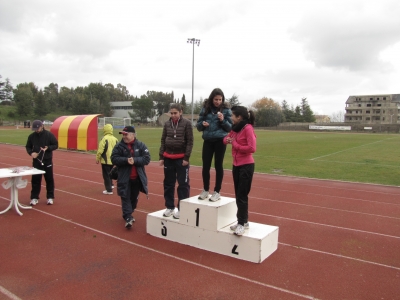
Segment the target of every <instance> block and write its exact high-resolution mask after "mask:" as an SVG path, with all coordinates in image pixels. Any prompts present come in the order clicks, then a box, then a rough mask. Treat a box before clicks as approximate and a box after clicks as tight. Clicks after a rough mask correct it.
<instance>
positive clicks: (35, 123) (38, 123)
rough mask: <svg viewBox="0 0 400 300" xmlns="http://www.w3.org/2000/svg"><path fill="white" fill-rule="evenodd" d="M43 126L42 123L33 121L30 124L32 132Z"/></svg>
mask: <svg viewBox="0 0 400 300" xmlns="http://www.w3.org/2000/svg"><path fill="white" fill-rule="evenodd" d="M42 125H43V123H42V121H40V120H35V121H33V123H32V130H34V131H36V130H38V129H39V128H40V127H41V126H42Z"/></svg>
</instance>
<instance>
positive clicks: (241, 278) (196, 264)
mask: <svg viewBox="0 0 400 300" xmlns="http://www.w3.org/2000/svg"><path fill="white" fill-rule="evenodd" d="M35 211H38V212H41V213H43V214H46V215H49V216H51V217H54V218H57V219H60V220H63V221H65V222H68V223H71V224H74V225H76V226H80V227H83V228H86V229H89V230H92V231H94V232H97V233H99V234H102V235H105V236H107V237H110V238H113V239H116V240H118V241H121V242H125V243H127V244H131V245H133V246H136V247H139V248H142V249H145V250H148V251H151V252H154V253H157V254H160V255H163V256H167V257H169V258H172V259H176V260H179V261H182V262H185V263H188V264H191V265H194V266H196V267H200V268H204V269H207V270H209V271H213V272H216V273H219V274H223V275H226V276H229V277H233V278H236V279H239V280H243V281H247V282H251V283H254V284H257V285H260V286H264V287H267V288H271V289H274V290H278V291H281V292H284V293H288V294H292V295H295V296H298V297H301V298H304V299H316V298H314V297H312V296H308V295H304V294H300V293H297V292H294V291H290V290H287V289H283V288H280V287H277V286H274V285H270V284H267V283H263V282H260V281H256V280H252V279H249V278H246V277H242V276H239V275H235V274H231V273H228V272H225V271H222V270H218V269H215V268H212V267H208V266H205V265H201V264H199V263H196V262H193V261H190V260H187V259H184V258H180V257H177V256H176V255H172V254H168V253H165V252H161V251H159V250H156V249H154V248H150V247H147V246H144V245H140V244H137V243H134V242H132V241H128V240H125V239H122V238H120V237H117V236H115V235H112V234H109V233H106V232H104V231H100V230H97V229H95V228H92V227H89V226H85V225H83V224H80V223H76V222H73V221H71V220H68V219H64V218H62V217H59V216H56V215H53V214H50V213H48V212H45V211H41V210H35Z"/></svg>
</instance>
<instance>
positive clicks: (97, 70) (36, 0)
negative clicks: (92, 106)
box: [0, 0, 400, 115]
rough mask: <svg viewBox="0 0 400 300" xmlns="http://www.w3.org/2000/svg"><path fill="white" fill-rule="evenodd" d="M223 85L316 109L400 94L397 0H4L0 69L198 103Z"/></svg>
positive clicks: (9, 74) (249, 98) (228, 90)
mask: <svg viewBox="0 0 400 300" xmlns="http://www.w3.org/2000/svg"><path fill="white" fill-rule="evenodd" d="M188 38H196V39H200V40H201V42H200V46H195V47H194V99H195V100H198V99H200V97H202V98H206V97H207V96H208V95H209V94H210V92H211V90H212V89H213V88H215V87H220V88H221V89H222V90H223V91H224V93H225V96H226V97H228V98H229V97H231V96H232V95H233V94H236V95H238V97H239V100H240V101H241V102H242V103H243V104H245V105H250V104H251V103H253V102H254V101H256V100H258V99H260V98H262V97H268V98H272V99H274V100H275V101H277V102H279V103H281V102H282V100H286V101H287V102H288V103H289V104H293V105H297V104H300V102H301V98H303V97H307V100H308V103H309V104H310V106H311V109H312V110H313V111H314V113H315V114H327V115H331V114H334V113H337V112H339V111H344V107H345V101H346V100H347V97H348V96H349V95H359V94H360V95H361V94H381V93H400V85H399V78H400V2H399V1H398V0H368V1H366V0H325V1H324V0H245V1H242V0H226V1H225V0H201V1H198V0H193V1H191V0H146V1H143V0H142V1H137V0H126V1H125V0H114V1H103V0H96V1H87V0H79V1H76V0H68V1H64V0H57V1H54V0H29V1H28V0H0V75H2V77H3V80H4V79H5V78H9V79H10V80H11V83H12V84H13V85H14V86H15V85H16V84H18V83H21V82H30V81H33V82H35V84H36V85H38V86H39V87H40V88H43V87H45V86H47V85H48V84H49V83H51V82H54V83H58V85H59V86H60V87H61V86H67V87H76V86H85V85H88V84H89V83H90V82H102V83H104V84H106V83H112V84H114V86H116V85H117V84H118V83H121V84H122V85H125V86H126V87H127V89H128V90H129V92H130V94H131V95H135V96H140V95H142V94H145V93H146V91H148V90H155V91H162V92H171V91H174V93H175V97H182V95H183V94H185V96H186V99H188V100H189V101H191V99H192V96H191V95H192V58H193V46H192V45H191V44H188V43H187V40H188Z"/></svg>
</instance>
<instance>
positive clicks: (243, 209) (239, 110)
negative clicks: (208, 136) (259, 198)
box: [224, 106, 256, 235]
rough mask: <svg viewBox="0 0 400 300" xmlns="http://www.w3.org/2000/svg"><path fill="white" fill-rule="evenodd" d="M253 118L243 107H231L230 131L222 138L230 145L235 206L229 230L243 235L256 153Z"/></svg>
mask: <svg viewBox="0 0 400 300" xmlns="http://www.w3.org/2000/svg"><path fill="white" fill-rule="evenodd" d="M254 120H255V116H254V113H253V111H251V110H249V111H248V110H247V108H246V107H244V106H234V107H232V121H233V126H232V131H231V132H230V133H229V134H228V135H227V136H226V137H225V138H224V144H231V145H232V162H233V167H232V175H233V185H234V189H235V197H236V205H237V214H236V217H237V224H235V225H232V226H231V227H230V229H231V230H232V231H234V234H236V235H243V234H244V232H245V230H246V229H248V228H249V213H248V211H249V197H248V196H249V193H250V189H251V183H252V181H253V174H254V158H253V153H254V152H256V134H255V133H254V128H253V125H254Z"/></svg>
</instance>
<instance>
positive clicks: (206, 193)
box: [198, 190, 210, 200]
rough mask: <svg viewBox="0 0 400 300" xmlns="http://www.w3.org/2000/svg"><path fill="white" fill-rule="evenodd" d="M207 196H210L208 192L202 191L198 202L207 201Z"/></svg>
mask: <svg viewBox="0 0 400 300" xmlns="http://www.w3.org/2000/svg"><path fill="white" fill-rule="evenodd" d="M209 195H210V194H209V193H208V191H205V190H203V191H202V192H201V193H200V195H199V198H198V199H199V200H204V199H207V198H208V196H209Z"/></svg>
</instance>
